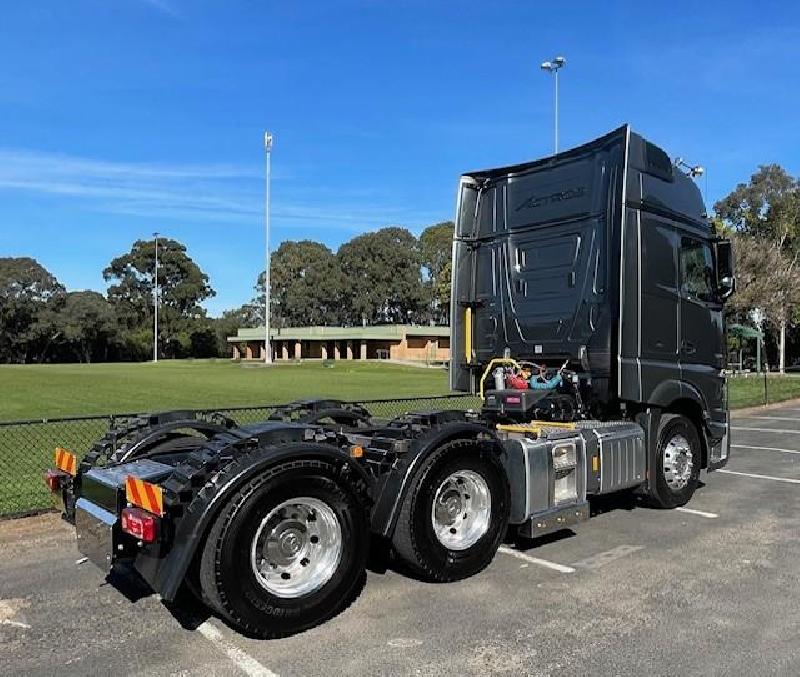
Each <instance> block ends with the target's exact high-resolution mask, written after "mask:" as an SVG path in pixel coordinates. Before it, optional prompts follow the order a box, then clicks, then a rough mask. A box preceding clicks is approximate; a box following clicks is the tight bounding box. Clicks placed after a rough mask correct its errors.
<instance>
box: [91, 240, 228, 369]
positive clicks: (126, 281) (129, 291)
mask: <svg viewBox="0 0 800 677" xmlns="http://www.w3.org/2000/svg"><path fill="white" fill-rule="evenodd" d="M154 272H155V241H154V240H137V241H136V242H134V244H133V246H132V247H131V250H130V251H129V252H128V253H126V254H123V255H122V256H118V257H117V258H115V259H114V260H113V261H111V263H110V264H109V265H108V267H107V268H106V269H105V270H103V277H104V278H105V279H106V280H107V281H111V282H112V283H113V284H112V285H111V286H110V287H109V288H108V300H109V301H110V302H111V303H112V304H113V305H114V307H115V310H116V313H117V316H118V317H119V319H120V322H121V323H122V325H123V326H124V327H125V328H126V329H128V330H136V331H141V330H143V329H145V328H147V327H149V326H150V325H151V324H152V322H153V276H154ZM158 284H159V288H160V303H159V332H158V333H159V342H160V344H161V345H163V346H164V347H165V354H166V355H167V357H175V356H178V355H179V354H180V353H182V352H183V350H184V349H183V348H182V347H181V346H188V345H190V340H189V338H188V334H187V333H186V331H187V326H186V320H192V319H196V320H199V319H203V318H205V310H204V309H203V308H202V307H201V306H200V303H201V302H202V301H204V300H206V299H208V298H211V297H212V296H214V295H215V294H216V292H215V291H214V290H213V289H212V288H211V286H210V285H209V283H208V275H206V274H205V273H204V272H203V271H202V270H201V269H200V267H199V266H198V265H197V264H196V263H195V262H194V261H193V260H192V259H191V257H190V256H189V255H188V254H187V253H186V247H185V246H184V245H182V244H181V243H180V242H177V241H176V240H170V239H159V241H158Z"/></svg>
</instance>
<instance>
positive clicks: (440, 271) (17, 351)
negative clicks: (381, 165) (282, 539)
mask: <svg viewBox="0 0 800 677" xmlns="http://www.w3.org/2000/svg"><path fill="white" fill-rule="evenodd" d="M452 238H453V224H452V222H449V221H445V222H442V223H437V224H435V225H432V226H430V227H428V228H426V229H425V230H424V231H423V232H422V234H421V235H420V237H419V238H417V237H415V236H414V235H413V234H412V233H411V232H410V231H408V230H406V229H404V228H400V227H389V228H382V229H380V230H377V231H375V232H371V233H365V234H364V235H359V236H357V237H355V238H353V239H352V240H350V241H349V242H347V243H345V244H343V245H342V246H341V247H340V248H339V249H338V251H336V252H333V251H332V250H331V249H329V248H328V247H326V246H325V245H323V244H321V243H319V242H312V241H310V240H304V241H301V242H288V241H287V242H283V243H282V244H281V245H280V246H279V247H278V249H277V250H275V251H274V252H273V253H272V255H271V258H270V278H271V285H270V287H271V292H272V293H271V311H270V320H271V323H272V325H273V326H275V327H288V326H304V325H329V326H330V325H345V326H353V325H361V324H386V323H434V324H446V323H447V321H448V310H449V293H450V291H449V280H450V265H451V264H450V250H451V242H452ZM155 245H156V243H155V241H154V240H137V241H136V242H134V243H133V245H132V246H131V249H130V251H128V252H126V253H124V254H122V255H120V256H118V257H116V258H114V259H113V260H112V261H110V262H109V264H108V266H107V267H106V268H105V269H104V270H103V278H104V279H105V280H106V282H108V289H107V291H106V293H105V295H103V294H101V293H99V292H96V291H71V292H68V291H66V289H65V288H64V285H63V284H61V283H60V282H59V281H58V279H57V278H56V276H55V275H53V274H52V273H51V272H50V271H48V270H46V269H45V268H44V267H43V266H42V265H41V264H40V263H39V262H37V261H36V260H35V259H33V258H30V257H19V258H11V257H6V258H2V257H0V362H4V363H30V362H33V363H42V362H74V361H78V362H96V361H143V360H148V359H151V358H152V356H153V330H154V326H153V325H154V323H153V319H154V318H153V314H154V309H155V301H156V299H155V294H154V288H155V286H156V285H155V268H156V266H155V252H156V246H155ZM264 277H265V276H264V272H263V271H262V272H261V274H260V275H258V277H257V280H256V283H255V286H254V297H253V299H252V300H251V301H250V302H248V303H245V304H244V305H242V306H241V307H239V308H235V309H232V310H228V311H225V312H224V313H223V314H222V316H221V317H219V318H212V317H209V316H208V314H207V312H206V310H205V309H204V308H203V306H202V303H203V301H205V300H207V299H209V298H212V297H213V296H215V294H216V292H215V291H214V289H213V288H212V287H211V284H210V281H209V277H208V275H207V274H206V273H204V272H203V271H202V269H201V268H200V266H199V265H198V264H197V263H196V262H195V261H194V260H193V259H192V258H191V257H190V256H189V254H188V253H187V249H186V246H185V245H184V244H182V243H180V242H178V241H176V240H172V239H159V241H158V285H157V286H158V290H159V294H158V312H159V328H158V334H159V336H158V345H159V356H160V357H166V358H185V357H198V358H202V357H225V356H228V355H229V354H230V352H229V347H228V344H227V341H226V338H227V337H228V336H231V335H233V334H235V333H236V330H237V329H238V328H239V327H242V326H257V325H259V324H263V321H264Z"/></svg>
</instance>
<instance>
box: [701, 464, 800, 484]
mask: <svg viewBox="0 0 800 677" xmlns="http://www.w3.org/2000/svg"><path fill="white" fill-rule="evenodd" d="M716 472H722V473H725V474H726V475H741V476H742V477H753V478H755V479H757V480H773V481H775V482H788V483H789V484H800V480H793V479H790V478H788V477H772V475H759V474H757V473H753V472H736V471H735V470H726V469H724V468H723V469H722V470H717V471H716Z"/></svg>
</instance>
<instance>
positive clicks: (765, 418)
mask: <svg viewBox="0 0 800 677" xmlns="http://www.w3.org/2000/svg"><path fill="white" fill-rule="evenodd" d="M742 418H748V419H758V420H759V421H797V422H800V416H742Z"/></svg>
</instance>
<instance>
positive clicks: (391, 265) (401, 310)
mask: <svg viewBox="0 0 800 677" xmlns="http://www.w3.org/2000/svg"><path fill="white" fill-rule="evenodd" d="M337 258H338V259H339V264H340V266H341V269H342V273H343V274H344V279H345V287H344V294H343V297H344V304H343V309H344V310H345V318H344V319H345V321H346V322H348V323H349V324H360V323H361V322H362V321H366V322H368V323H370V324H379V323H398V324H399V323H404V322H409V321H415V320H419V319H420V317H421V316H422V313H423V311H424V307H425V297H426V294H425V290H424V287H423V283H422V275H421V270H422V268H421V265H422V261H421V255H420V250H419V243H418V242H417V240H416V238H414V236H413V235H412V234H411V233H409V232H408V231H407V230H406V229H405V228H398V227H390V228H382V229H381V230H378V231H376V232H374V233H365V234H364V235H360V236H358V237H355V238H353V239H352V240H350V242H348V243H346V244H344V245H342V246H341V248H340V249H339V252H338V254H337Z"/></svg>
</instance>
